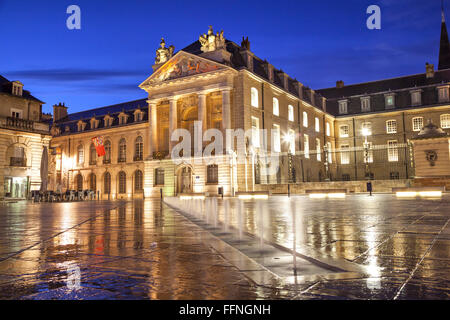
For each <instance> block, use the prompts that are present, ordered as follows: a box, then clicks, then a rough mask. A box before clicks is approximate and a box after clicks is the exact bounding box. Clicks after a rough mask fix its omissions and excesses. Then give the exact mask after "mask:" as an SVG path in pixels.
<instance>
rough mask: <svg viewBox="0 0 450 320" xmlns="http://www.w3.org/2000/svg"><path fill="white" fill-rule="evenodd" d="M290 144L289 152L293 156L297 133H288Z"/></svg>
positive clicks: (290, 130) (290, 131)
mask: <svg viewBox="0 0 450 320" xmlns="http://www.w3.org/2000/svg"><path fill="white" fill-rule="evenodd" d="M288 143H289V152H290V153H291V154H295V131H294V130H292V129H289V131H288Z"/></svg>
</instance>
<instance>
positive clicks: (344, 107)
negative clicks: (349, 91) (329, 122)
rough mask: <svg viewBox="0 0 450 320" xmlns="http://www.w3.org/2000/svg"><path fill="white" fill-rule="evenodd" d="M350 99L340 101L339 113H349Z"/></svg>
mask: <svg viewBox="0 0 450 320" xmlns="http://www.w3.org/2000/svg"><path fill="white" fill-rule="evenodd" d="M347 105H348V101H347V100H341V101H339V114H347V113H348V107H347Z"/></svg>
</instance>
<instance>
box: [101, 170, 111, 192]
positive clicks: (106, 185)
mask: <svg viewBox="0 0 450 320" xmlns="http://www.w3.org/2000/svg"><path fill="white" fill-rule="evenodd" d="M103 192H104V193H105V194H110V193H111V174H110V173H109V172H105V175H104V176H103Z"/></svg>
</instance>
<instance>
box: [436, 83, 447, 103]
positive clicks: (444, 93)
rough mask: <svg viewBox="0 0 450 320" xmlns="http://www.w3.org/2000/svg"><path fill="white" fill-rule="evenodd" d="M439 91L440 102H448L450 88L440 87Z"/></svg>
mask: <svg viewBox="0 0 450 320" xmlns="http://www.w3.org/2000/svg"><path fill="white" fill-rule="evenodd" d="M438 90H439V102H447V101H448V87H447V86H446V87H440V88H438Z"/></svg>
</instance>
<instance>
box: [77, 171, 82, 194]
mask: <svg viewBox="0 0 450 320" xmlns="http://www.w3.org/2000/svg"><path fill="white" fill-rule="evenodd" d="M75 183H76V187H77V190H83V176H82V175H81V174H80V173H79V174H78V175H77V176H76V178H75Z"/></svg>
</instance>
